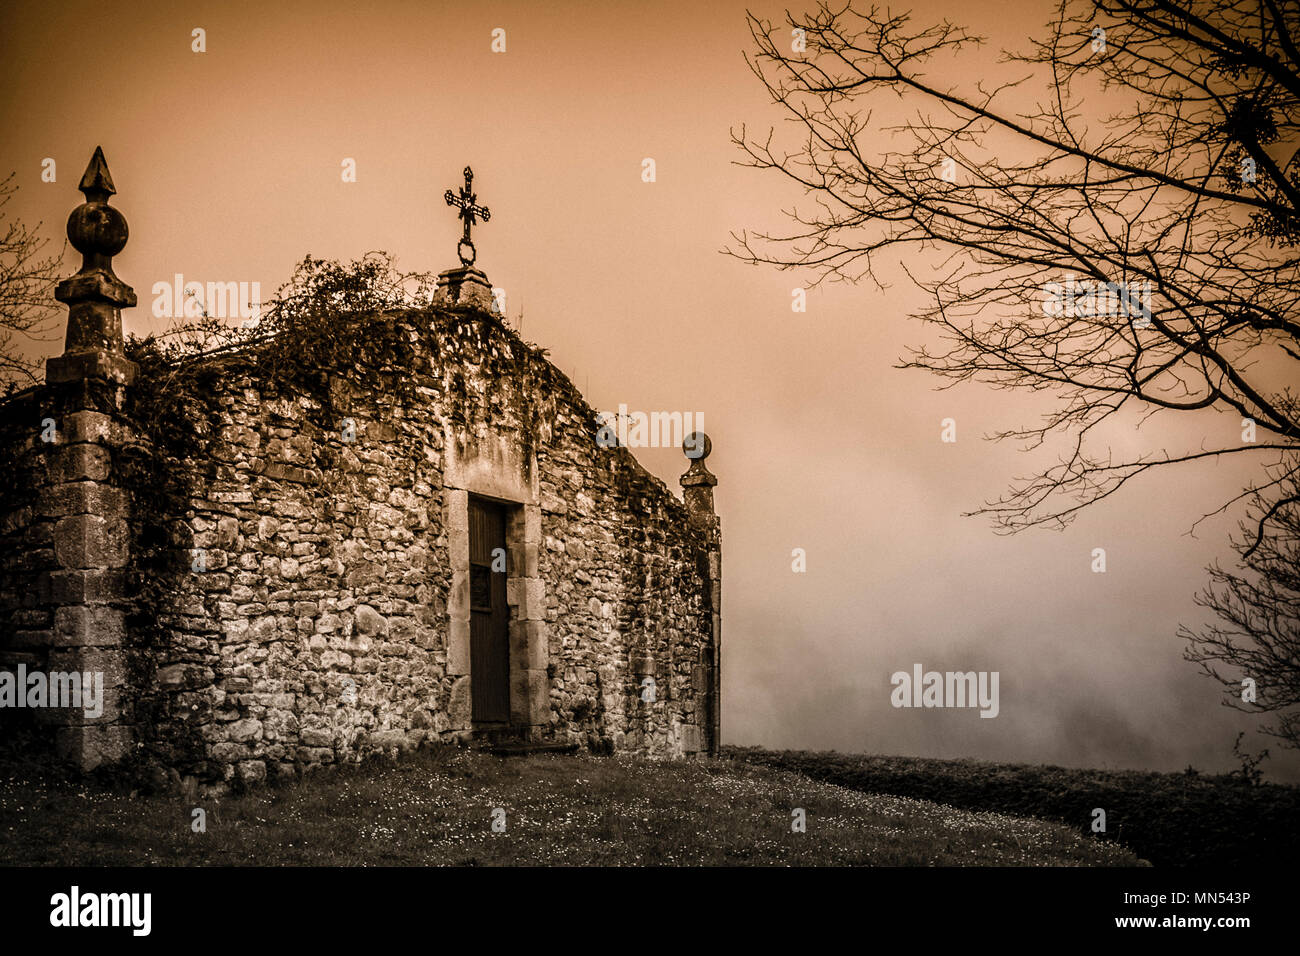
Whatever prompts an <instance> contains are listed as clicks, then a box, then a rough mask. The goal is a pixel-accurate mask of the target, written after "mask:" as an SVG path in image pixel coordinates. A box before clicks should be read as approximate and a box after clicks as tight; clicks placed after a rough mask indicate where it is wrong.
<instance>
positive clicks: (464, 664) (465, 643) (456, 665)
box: [447, 615, 470, 675]
mask: <svg viewBox="0 0 1300 956" xmlns="http://www.w3.org/2000/svg"><path fill="white" fill-rule="evenodd" d="M469 648H470V623H469V615H465V616H464V617H461V618H452V619H451V620H450V621H448V623H447V673H448V674H452V675H460V674H468V673H469Z"/></svg>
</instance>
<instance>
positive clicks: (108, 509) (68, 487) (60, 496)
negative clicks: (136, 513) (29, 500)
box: [38, 481, 127, 517]
mask: <svg viewBox="0 0 1300 956" xmlns="http://www.w3.org/2000/svg"><path fill="white" fill-rule="evenodd" d="M126 509H127V497H126V492H124V491H123V490H122V489H121V488H116V487H114V486H113V485H108V484H104V483H103V482H98V481H68V482H64V483H62V484H58V485H50V486H48V487H46V488H45V489H43V490H42V492H41V496H40V502H39V508H38V510H39V512H40V514H42V515H45V516H47V517H59V516H62V515H77V514H97V515H100V516H103V517H108V516H113V515H122V514H124V513H125V512H126Z"/></svg>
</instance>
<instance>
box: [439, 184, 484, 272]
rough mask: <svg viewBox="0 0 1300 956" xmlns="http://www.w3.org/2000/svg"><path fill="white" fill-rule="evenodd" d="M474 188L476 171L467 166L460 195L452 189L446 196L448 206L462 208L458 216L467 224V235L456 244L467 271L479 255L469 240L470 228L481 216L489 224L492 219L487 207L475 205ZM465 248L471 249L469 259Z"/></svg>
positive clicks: (457, 251)
mask: <svg viewBox="0 0 1300 956" xmlns="http://www.w3.org/2000/svg"><path fill="white" fill-rule="evenodd" d="M473 186H474V170H472V169H470V168H469V167H468V166H466V167H465V185H464V186H461V187H460V195H457V194H456V193H454V192H452V191H451V190H450V189H448V190H447V192H446V193H445V194H444V196H445V198H446V200H447V205H448V206H457V207H459V208H460V212H459V213H458V214H457V215H458V216H459V217H460V219H461V220H462V221H463V222H464V223H465V235H464V236H463V237H462V238H461V240H460V242H458V243H456V255H458V256H459V257H460V264H461V265H462V266H464V267H465V268H467V269H468V268H469V267H470V266H472V265H473V264H474V259H475V258H477V255H478V254H477V252H475V250H474V243H473V242H472V241H471V240H470V238H469V227H470V226H473V225H474V224H476V223H477V222H478V221H479V217H480V216H481V217H482V219H483V221H484V222H487V221H488V220H489V219H491V218H492V213H491V212H489V211H488V208H487V206H480V205H478V204H477V203H475V201H474V200H475V199H477V198H478V197H477V196H475V195H474V192H473V188H472V187H473ZM464 246H468V247H469V258H468V259H466V258H465V253H463V252H461V248H462V247H464Z"/></svg>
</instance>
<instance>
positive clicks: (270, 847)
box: [0, 749, 1140, 866]
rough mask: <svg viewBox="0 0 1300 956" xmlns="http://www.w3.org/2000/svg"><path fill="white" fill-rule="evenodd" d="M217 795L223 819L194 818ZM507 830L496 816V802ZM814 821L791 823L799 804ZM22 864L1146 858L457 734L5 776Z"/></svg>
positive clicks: (882, 799) (812, 793)
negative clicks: (93, 772)
mask: <svg viewBox="0 0 1300 956" xmlns="http://www.w3.org/2000/svg"><path fill="white" fill-rule="evenodd" d="M196 807H197V808H201V809H203V810H204V811H205V812H206V827H207V831H206V833H197V832H194V831H193V829H192V821H193V819H194V815H193V811H194V810H195V809H196ZM497 808H499V809H500V810H502V811H504V832H493V829H492V822H493V815H494V814H493V811H494V810H496V809H497ZM795 808H802V809H803V810H804V811H805V812H806V819H807V829H806V832H802V833H797V832H793V831H792V826H791V824H792V820H793V817H792V810H794V809H795ZM0 860H2V861H3V862H4V863H6V864H10V865H51V864H62V865H128V866H129V865H149V864H182V865H198V864H217V865H242V864H261V865H343V866H361V865H366V866H375V865H433V866H438V865H452V866H456V865H460V866H476V865H501V864H506V865H509V864H515V865H518V864H528V865H532V864H542V865H573V864H587V865H677V864H685V865H718V864H723V865H737V864H739V865H812V864H824V865H867V864H869V865H914V866H928V865H939V866H947V865H995V866H996V865H1011V866H1020V865H1069V866H1075V865H1082V866H1107V865H1121V866H1123V865H1134V864H1137V863H1139V862H1140V861H1139V860H1138V858H1137V857H1136V856H1135V855H1134V854H1132V853H1131V852H1129V851H1128V850H1126V849H1124V848H1122V847H1120V846H1119V845H1117V844H1115V843H1113V842H1105V841H1098V840H1095V839H1093V838H1091V837H1089V836H1085V835H1083V834H1080V833H1079V832H1077V831H1076V830H1074V829H1071V828H1069V827H1066V826H1062V825H1060V824H1055V823H1047V822H1043V821H1039V820H1025V819H1016V818H1014V817H1009V816H1003V815H1000V814H996V813H987V812H973V811H969V810H956V809H953V808H952V807H948V806H942V805H939V804H936V803H929V802H924V801H919V800H911V799H906V798H902V797H897V796H884V795H876V794H867V793H861V792H858V791H856V790H853V789H846V788H842V787H839V786H836V785H834V784H832V783H827V782H823V781H816V780H812V779H809V778H808V777H806V776H802V775H800V774H798V773H793V772H790V771H787V770H782V769H777V768H773V767H768V766H762V765H760V764H758V763H754V762H749V761H748V760H730V759H728V760H721V761H715V762H709V763H700V764H688V763H656V762H647V761H643V760H639V759H633V758H626V757H588V756H555V755H548V756H540V755H539V756H529V757H515V758H500V757H492V756H489V755H486V754H482V753H478V752H473V751H464V750H451V749H435V750H432V751H421V752H419V753H417V754H414V755H412V756H410V757H407V758H404V759H403V760H402V761H401V762H399V763H395V764H394V763H370V764H366V765H363V766H360V767H354V768H348V769H344V770H341V771H338V772H337V773H335V774H332V775H316V776H313V777H311V778H309V779H308V780H307V781H300V782H296V783H292V784H287V785H283V786H280V787H267V788H265V789H263V790H260V791H257V792H254V793H250V794H244V795H240V796H237V797H227V798H224V799H222V800H221V801H220V802H217V801H215V800H206V801H200V802H199V803H198V804H196V805H189V804H186V803H183V802H182V800H181V799H180V798H179V797H174V796H149V795H144V794H138V793H131V792H126V791H116V792H115V791H111V790H109V791H106V790H102V789H94V788H91V787H89V786H85V785H70V784H67V783H64V782H61V781H58V782H56V781H50V780H43V779H41V778H40V777H39V776H36V775H35V774H34V773H33V772H30V771H25V772H14V773H9V774H7V775H5V776H3V777H0Z"/></svg>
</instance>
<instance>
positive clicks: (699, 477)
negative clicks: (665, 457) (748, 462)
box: [679, 432, 718, 520]
mask: <svg viewBox="0 0 1300 956" xmlns="http://www.w3.org/2000/svg"><path fill="white" fill-rule="evenodd" d="M682 451H683V452H684V453H685V454H686V457H687V458H689V459H690V460H691V466H690V467H689V468H688V469H686V474H684V475H682V477H681V478H680V479H679V481H680V482H681V486H682V498H683V500H684V501H685V502H686V508H687V510H689V511H690V513H691V517H692V518H695V519H705V518H707V519H709V520H712V518H713V516H714V511H713V486H714V485H716V484H717V483H718V479H717V477H716V476H715V475H714V474H713V472H711V471H709V469H708V467H707V466H706V465H705V464H704V459H706V458H708V457H709V455H710V454H711V453H712V452H713V442H712V441H711V440H710V439H709V436H708V435H706V434H705V433H704V432H691V433H690V434H689V435H687V436H686V440H685V441H684V442H682Z"/></svg>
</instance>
